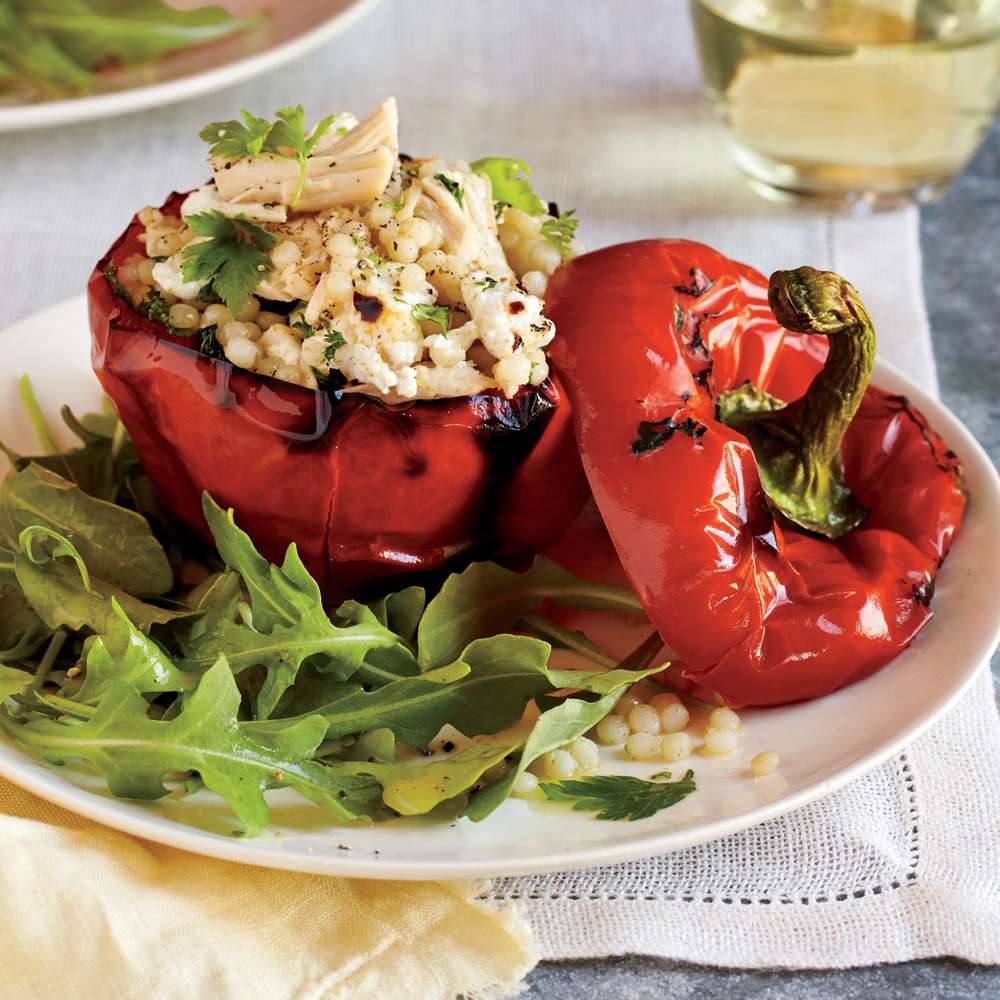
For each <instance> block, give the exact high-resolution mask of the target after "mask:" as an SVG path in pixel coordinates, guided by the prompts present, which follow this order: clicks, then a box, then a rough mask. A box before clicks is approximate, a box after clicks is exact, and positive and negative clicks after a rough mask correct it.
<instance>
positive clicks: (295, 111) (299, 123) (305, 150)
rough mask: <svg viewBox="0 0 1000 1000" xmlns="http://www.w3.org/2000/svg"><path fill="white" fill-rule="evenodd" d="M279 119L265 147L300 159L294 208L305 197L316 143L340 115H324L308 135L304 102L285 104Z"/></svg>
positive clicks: (282, 154) (273, 151) (272, 151)
mask: <svg viewBox="0 0 1000 1000" xmlns="http://www.w3.org/2000/svg"><path fill="white" fill-rule="evenodd" d="M275 114H276V115H277V116H278V120H277V121H276V122H275V123H274V124H273V125H272V126H271V129H270V131H269V132H268V135H267V138H266V140H265V141H264V149H266V150H267V151H268V152H269V153H274V155H275V156H283V157H285V158H286V159H289V160H298V161H299V184H298V187H296V189H295V196H294V197H293V198H292V208H294V207H295V206H296V205H297V204H298V201H299V198H301V197H302V189H303V187H305V183H306V160H308V159H309V154H310V153H311V152H312V151H313V150H314V149H315V148H316V143H318V142H319V141H320V139H322V138H323V136H324V135H326V133H327V132H328V131H329V130H330V126H331V125H332V124H333V122H334V119H335V118H336V117H337V116H336V115H327V116H326V117H325V118H322V119H320V121H319V122H318V123H317V125H316V127H315V128H314V129H313V130H312V134H311V135H310V136H309V137H308V138H307V137H306V121H305V111H304V109H303V107H302V105H301V104H299V105H296V106H295V107H294V108H282V109H281V110H280V111H276V112H275Z"/></svg>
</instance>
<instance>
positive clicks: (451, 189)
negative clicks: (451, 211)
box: [434, 174, 465, 208]
mask: <svg viewBox="0 0 1000 1000" xmlns="http://www.w3.org/2000/svg"><path fill="white" fill-rule="evenodd" d="M434 180H436V181H440V182H441V183H442V184H443V185H444V186H445V187H446V188H447V189H448V194H450V195H451V196H452V198H454V199H455V201H457V202H458V207H459V208H465V196H464V194H463V193H462V185H461V184H459V183H458V181H453V180H452V179H451V178H450V177H448V176H446V175H445V174H435V175H434Z"/></svg>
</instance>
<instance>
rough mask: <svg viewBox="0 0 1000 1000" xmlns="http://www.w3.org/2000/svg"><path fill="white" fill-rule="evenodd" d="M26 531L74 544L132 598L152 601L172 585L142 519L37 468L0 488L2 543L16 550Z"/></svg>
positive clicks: (166, 565)
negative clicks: (36, 529) (32, 528)
mask: <svg viewBox="0 0 1000 1000" xmlns="http://www.w3.org/2000/svg"><path fill="white" fill-rule="evenodd" d="M29 525H42V526H44V527H47V528H51V529H52V530H54V531H56V532H58V533H59V534H61V535H64V536H65V537H67V538H72V539H73V544H74V547H75V548H76V550H77V551H78V552H79V553H80V555H81V557H82V558H83V561H84V563H85V564H86V565H87V568H88V569H89V570H90V571H91V572H92V573H93V574H94V575H95V576H98V577H100V578H101V579H102V580H106V581H107V582H108V583H110V584H111V585H112V586H114V587H118V588H119V589H121V590H125V591H127V592H128V593H130V594H132V595H134V596H137V597H156V596H159V595H161V594H165V593H166V592H167V591H168V590H170V589H171V588H172V587H173V585H174V573H173V570H172V569H171V567H170V561H169V560H168V558H167V554H166V552H164V550H163V546H162V545H160V543H159V542H158V541H157V540H156V538H155V537H154V535H153V532H152V531H151V530H150V527H149V522H148V521H147V520H146V519H145V518H144V517H143V516H142V515H141V514H137V513H135V511H131V510H126V509H125V508H124V507H120V506H118V505H116V504H114V503H110V502H108V501H106V500H100V499H98V498H96V497H93V496H90V495H89V494H88V493H85V492H84V491H83V490H82V489H80V487H79V486H77V485H76V484H75V483H73V482H70V481H69V480H67V479H64V478H63V477H62V476H60V475H57V474H56V473H55V472H51V471H50V470H49V469H47V468H44V467H42V466H41V465H37V464H35V463H31V464H29V465H28V466H27V467H26V468H24V469H22V470H21V471H19V472H18V471H13V472H11V473H10V474H9V475H8V476H7V478H6V479H5V480H4V482H3V486H2V487H0V540H2V541H3V542H4V543H5V544H7V545H16V544H17V538H18V536H19V535H20V533H21V531H22V529H23V528H25V527H27V526H29Z"/></svg>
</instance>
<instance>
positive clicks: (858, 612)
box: [549, 240, 966, 706]
mask: <svg viewBox="0 0 1000 1000" xmlns="http://www.w3.org/2000/svg"><path fill="white" fill-rule="evenodd" d="M549 295H550V298H549V302H550V308H549V313H550V315H551V316H552V318H553V319H554V320H555V322H556V324H557V326H558V329H559V332H560V335H559V337H558V338H557V341H556V342H555V343H554V344H553V349H552V356H553V359H554V361H555V363H556V365H557V366H558V368H559V371H560V373H561V375H562V377H563V380H564V382H565V384H566V386H567V390H568V392H569V395H570V398H571V400H572V402H573V410H574V421H575V424H576V434H577V441H578V443H579V446H580V451H581V455H582V459H583V464H584V468H585V470H586V473H587V477H588V479H589V481H590V485H591V489H592V491H593V494H594V497H595V500H596V502H597V505H598V508H599V509H600V512H601V515H602V517H603V519H604V521H605V524H606V526H607V528H608V531H609V533H610V536H611V539H612V540H613V542H614V545H615V547H616V549H617V553H618V556H619V558H620V560H621V563H622V565H623V567H624V569H625V572H626V573H627V575H628V578H629V580H630V582H631V583H632V585H633V587H634V588H635V590H636V593H637V594H638V596H639V598H640V599H641V601H642V603H643V605H644V606H645V608H646V610H647V613H648V615H649V617H650V619H651V621H652V622H653V624H654V625H655V626H656V628H657V630H658V631H659V632H660V635H661V636H662V637H663V639H664V641H665V642H666V643H667V644H668V646H669V647H670V648H671V649H672V650H673V652H674V653H675V654H676V660H675V666H674V668H673V669H671V670H670V671H668V672H667V674H666V675H664V676H665V679H667V680H668V681H669V682H670V683H674V684H678V685H679V686H682V687H686V688H687V689H689V690H691V691H693V692H694V693H696V694H698V695H700V696H703V697H706V698H711V699H712V700H722V701H725V702H726V703H728V704H730V705H733V706H742V705H773V704H780V703H783V702H791V701H797V700H801V699H806V698H814V697H817V696H819V695H822V694H826V693H827V692H829V691H833V690H835V689H836V688H839V687H841V686H843V685H844V684H848V683H851V682H852V681H855V680H858V679H859V678H861V677H864V676H866V675H868V674H870V673H872V672H873V671H875V670H877V669H879V668H880V667H882V666H884V665H885V664H886V663H888V662H889V661H890V660H891V659H893V657H895V656H896V655H897V653H899V652H900V650H902V649H903V648H905V647H906V646H907V645H908V644H909V643H910V642H911V641H912V639H913V638H914V636H915V635H916V634H917V632H918V631H919V630H920V628H921V627H922V626H923V625H924V624H925V623H926V622H927V621H928V619H929V617H930V610H929V608H928V604H929V602H930V595H931V592H932V581H933V578H934V575H935V573H936V572H937V569H938V567H939V566H940V563H941V561H942V560H943V559H944V557H945V555H946V554H947V552H948V549H949V547H950V545H951V542H952V540H953V538H954V536H955V533H956V531H957V530H958V528H959V526H960V524H961V520H962V515H963V512H964V508H965V503H966V495H965V491H964V487H963V483H962V479H961V470H960V468H959V465H958V461H957V459H956V457H955V456H954V455H953V454H952V453H951V452H949V451H948V449H947V447H946V446H945V444H944V443H943V442H942V441H941V439H940V438H939V437H938V436H937V435H936V434H934V432H933V431H931V430H930V429H929V428H928V426H927V423H926V421H925V420H924V419H923V417H922V416H921V415H920V414H919V413H918V412H917V411H916V410H914V409H913V407H912V406H910V404H909V403H908V402H907V401H906V400H905V399H904V398H902V397H900V396H893V395H889V394H887V393H885V392H882V391H880V390H878V389H876V388H873V387H872V388H869V390H868V391H867V393H866V395H865V398H864V400H863V402H862V404H861V408H860V410H859V412H858V414H857V416H856V417H855V419H854V421H853V422H852V424H851V426H850V428H849V429H848V432H847V435H846V437H845V439H844V443H843V449H842V453H843V461H844V469H845V474H846V478H847V482H848V484H849V486H850V487H851V489H852V491H853V492H854V494H855V496H856V497H857V498H858V499H859V500H860V502H861V503H862V504H863V505H864V506H865V507H867V508H868V509H869V514H868V516H867V518H866V519H865V521H864V522H863V523H862V525H861V526H860V527H859V528H857V529H855V530H854V531H852V532H851V533H850V534H848V535H846V536H844V537H843V538H841V539H839V540H837V541H830V540H827V539H825V538H819V537H817V536H813V535H811V534H808V533H806V532H804V531H802V530H800V529H798V528H796V527H795V526H793V525H791V524H790V522H788V521H785V520H784V519H776V518H775V517H774V516H773V515H772V512H771V509H770V507H769V505H768V502H767V498H766V497H765V494H764V491H763V489H762V487H761V484H760V479H759V476H758V472H757V466H756V461H755V459H754V455H753V452H752V451H751V449H750V446H749V444H748V443H747V441H746V439H745V438H743V437H742V436H741V435H740V434H738V433H737V432H735V431H734V430H732V429H730V428H729V427H727V426H725V425H724V424H722V423H720V422H719V421H718V420H717V419H716V413H715V397H716V395H717V394H718V393H721V392H723V391H726V390H728V389H732V388H735V387H736V386H739V385H741V384H742V383H743V382H745V381H747V380H750V381H751V382H752V383H753V384H754V385H755V386H757V387H758V388H760V389H763V390H766V391H768V392H770V393H772V394H773V395H775V396H778V397H779V398H781V399H784V400H786V401H792V400H794V399H797V398H798V397H799V396H801V395H802V394H803V393H804V391H805V390H806V388H807V386H808V385H809V383H810V382H811V380H812V378H813V376H814V375H815V374H816V372H817V371H818V370H819V368H820V367H821V366H822V362H823V359H824V357H825V354H826V342H825V339H824V338H822V337H818V336H811V335H810V336H801V335H798V334H794V333H790V332H788V331H786V330H784V329H782V328H781V327H780V326H779V325H778V324H777V322H776V321H775V319H774V316H773V314H772V313H771V311H770V309H769V307H768V304H767V281H766V279H765V278H764V277H763V276H762V275H761V274H759V273H757V272H756V271H753V270H752V269H750V268H748V267H746V266H744V265H741V264H738V263H735V262H733V261H731V260H729V259H728V258H726V257H724V256H723V255H721V254H719V253H717V252H716V251H714V250H712V249H711V248H709V247H706V246H703V245H701V244H696V243H690V242H687V241H681V240H649V241H643V242H638V243H631V244H625V245H622V246H616V247H610V248H608V249H606V250H601V251H598V252H596V253H592V254H587V255H586V256H584V257H581V258H578V259H577V260H574V261H572V262H571V263H570V264H568V265H566V266H565V267H563V268H562V269H561V270H560V271H559V272H558V273H557V274H556V276H555V278H554V280H553V282H552V283H551V285H550V289H549ZM667 420H669V424H668V423H659V422H663V421H667ZM643 421H645V422H648V423H651V424H657V426H659V427H660V428H661V429H662V430H663V431H664V433H663V434H662V435H661V438H653V439H651V438H650V435H649V433H648V428H647V433H646V435H645V443H646V445H648V447H647V448H645V449H643V448H639V451H640V453H639V454H636V453H635V450H634V449H633V443H634V442H636V441H637V440H638V439H639V438H641V437H643V435H641V434H640V430H639V424H640V422H643ZM658 442H659V443H658ZM564 544H565V543H564ZM593 559H594V565H595V566H599V565H602V564H603V565H606V556H604V555H602V554H600V553H598V552H597V551H596V550H595V552H594V553H593ZM574 568H575V569H576V570H577V571H578V572H581V571H585V570H586V566H585V565H584V564H583V563H582V562H581V561H580V560H579V559H577V560H576V564H575V566H574Z"/></svg>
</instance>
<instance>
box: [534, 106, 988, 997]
mask: <svg viewBox="0 0 1000 1000" xmlns="http://www.w3.org/2000/svg"><path fill="white" fill-rule="evenodd" d="M921 232H922V237H923V248H924V287H925V290H926V295H927V308H928V311H929V313H930V319H931V329H932V330H933V333H934V350H935V354H936V357H937V362H938V376H939V378H940V382H941V394H942V396H943V398H944V401H945V403H946V404H947V405H948V406H949V407H951V409H953V410H954V411H955V412H956V413H957V414H958V415H959V416H960V417H961V418H962V420H963V421H964V422H965V425H966V426H967V427H968V428H969V430H970V431H972V433H973V434H975V436H976V437H977V438H978V439H979V441H980V442H981V443H982V444H983V446H984V447H985V448H986V449H987V451H988V452H989V453H990V456H991V457H992V459H993V461H994V462H995V463H997V464H998V465H1000V236H998V232H1000V122H998V123H997V125H996V126H995V127H994V129H993V131H992V133H991V134H990V136H989V138H988V140H987V142H986V145H985V146H984V147H983V148H982V149H981V150H980V151H979V154H978V155H977V156H976V158H975V160H974V161H973V162H972V164H971V165H970V167H969V169H968V170H967V171H966V172H965V174H964V175H963V176H962V177H961V178H960V179H959V181H958V182H957V183H956V184H955V186H954V188H953V189H952V190H951V191H950V192H949V193H948V194H947V195H946V196H945V197H944V198H943V199H942V200H941V201H940V202H939V203H938V204H936V205H932V206H930V207H928V208H926V209H925V210H924V212H923V217H922V222H921ZM993 676H994V678H995V679H996V680H997V682H998V686H1000V654H998V655H997V656H995V657H994V659H993ZM528 981H529V983H530V984H531V987H532V994H531V995H532V996H535V997H539V998H540V1000H597V998H600V1000H619V998H620V1000H626V998H628V1000H645V998H650V1000H652V998H654V997H655V998H657V1000H660V998H667V997H669V998H670V1000H685V998H688V997H690V998H692V1000H693V998H697V1000H716V998H719V1000H734V998H744V997H758V998H761V1000H786V998H795V1000H827V998H837V1000H870V998H872V997H879V998H880V1000H893V998H896V997H900V998H903V997H906V998H913V1000H972V998H975V997H1000V968H983V967H977V966H971V965H966V964H964V963H960V962H952V961H933V962H907V963H905V964H903V965H894V966H878V967H875V968H868V969H852V970H846V971H839V970H838V971H816V972H782V971H766V972H754V971H749V972H748V971H742V970H736V971H734V970H729V969H711V968H705V967H700V966H690V965H681V964H678V963H676V962H664V961H661V960H658V959H651V958H640V957H633V956H629V957H625V958H616V959H601V960H598V961H586V962H546V963H544V964H543V965H541V966H539V967H538V968H537V969H536V970H535V971H534V972H533V973H532V974H531V976H530V977H529V979H528Z"/></svg>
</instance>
